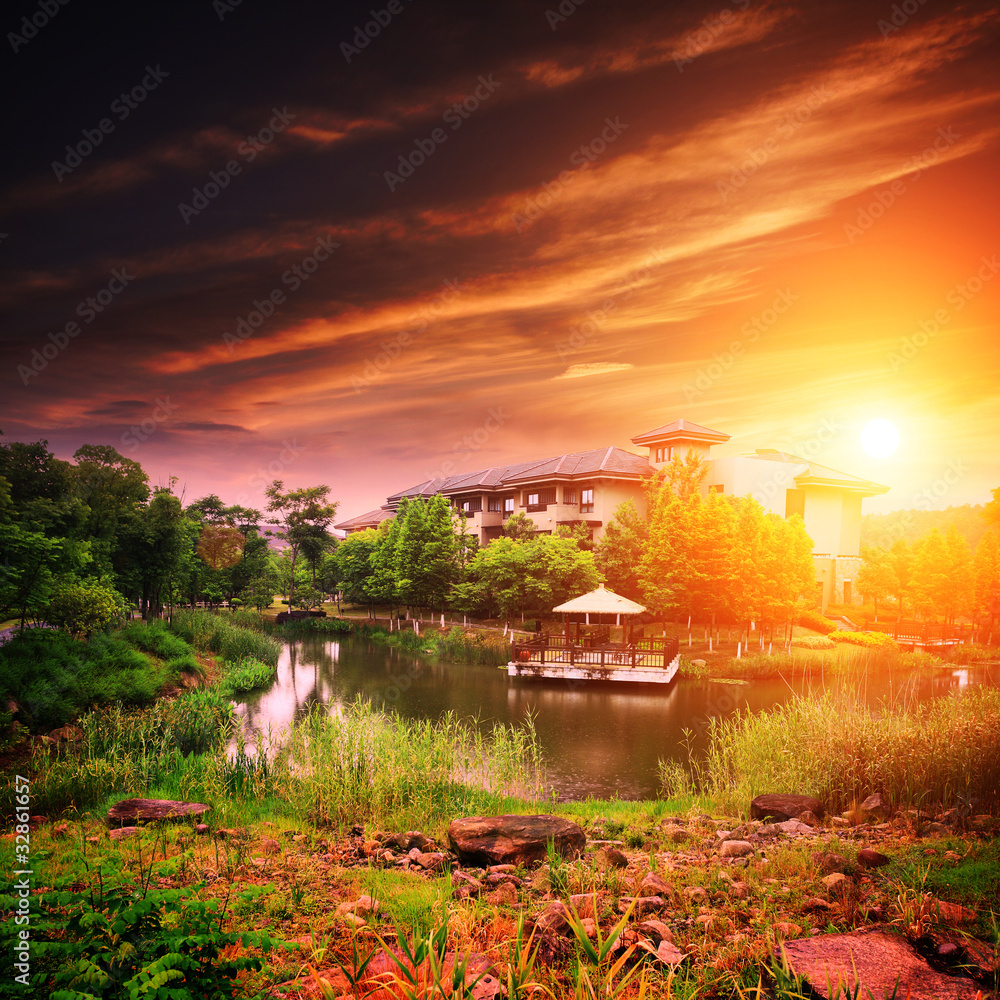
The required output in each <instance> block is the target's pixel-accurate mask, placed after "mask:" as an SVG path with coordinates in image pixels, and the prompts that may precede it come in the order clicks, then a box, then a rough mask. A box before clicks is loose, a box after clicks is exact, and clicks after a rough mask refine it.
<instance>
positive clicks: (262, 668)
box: [218, 657, 275, 698]
mask: <svg viewBox="0 0 1000 1000" xmlns="http://www.w3.org/2000/svg"><path fill="white" fill-rule="evenodd" d="M274 677H275V669H274V667H272V666H269V665H268V664H267V663H261V661H260V660H257V659H254V658H253V657H246V658H245V659H241V660H237V661H236V662H235V663H227V664H226V666H225V669H224V672H223V676H222V680H221V681H220V682H219V686H218V691H219V693H220V694H221V695H223V696H225V697H227V698H232V697H234V696H235V695H238V694H243V693H245V692H247V691H255V690H257V689H258V688H265V687H268V685H270V684H271V682H272V681H273V680H274Z"/></svg>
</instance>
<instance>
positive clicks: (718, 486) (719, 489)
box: [708, 483, 726, 493]
mask: <svg viewBox="0 0 1000 1000" xmlns="http://www.w3.org/2000/svg"><path fill="white" fill-rule="evenodd" d="M708 492H709V493H725V492H726V487H725V486H723V485H722V483H715V485H713V486H709V488H708Z"/></svg>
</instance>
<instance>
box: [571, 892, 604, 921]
mask: <svg viewBox="0 0 1000 1000" xmlns="http://www.w3.org/2000/svg"><path fill="white" fill-rule="evenodd" d="M569 907H570V909H571V910H573V911H574V912H575V913H576V915H577V916H578V917H590V918H591V920H596V919H597V897H596V896H595V895H594V894H593V893H591V892H579V893H574V895H572V896H570V897H569Z"/></svg>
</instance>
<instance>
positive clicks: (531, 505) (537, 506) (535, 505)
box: [524, 503, 549, 514]
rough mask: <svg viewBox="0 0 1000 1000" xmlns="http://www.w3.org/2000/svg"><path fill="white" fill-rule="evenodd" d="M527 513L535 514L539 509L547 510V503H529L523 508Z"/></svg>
mask: <svg viewBox="0 0 1000 1000" xmlns="http://www.w3.org/2000/svg"><path fill="white" fill-rule="evenodd" d="M524 509H525V510H526V511H527V512H528V513H529V514H537V513H538V512H539V511H543V510H548V509H549V505H548V504H547V503H529V504H527V505H526V506H525V508H524Z"/></svg>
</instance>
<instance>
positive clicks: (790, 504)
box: [785, 490, 806, 517]
mask: <svg viewBox="0 0 1000 1000" xmlns="http://www.w3.org/2000/svg"><path fill="white" fill-rule="evenodd" d="M792 514H798V515H799V517H805V516H806V491H805V490H785V517H791V516H792Z"/></svg>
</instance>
